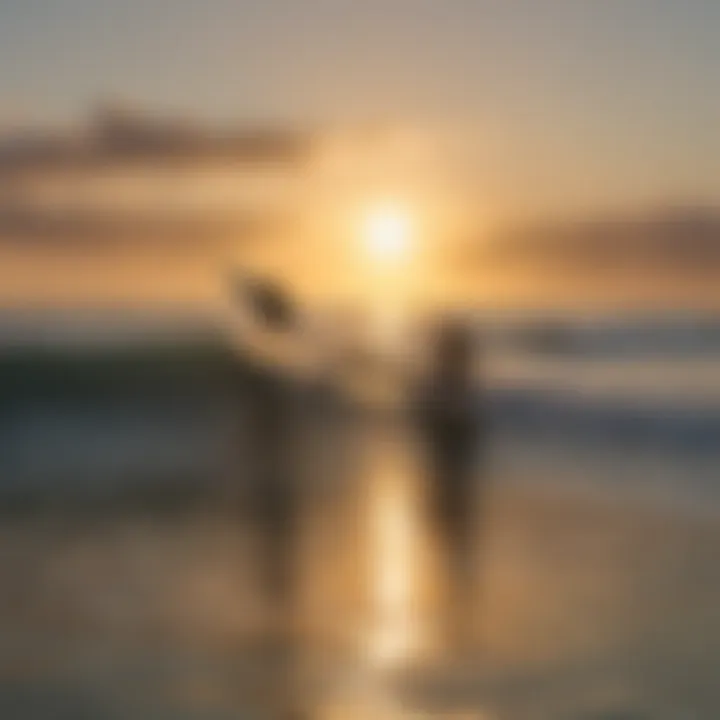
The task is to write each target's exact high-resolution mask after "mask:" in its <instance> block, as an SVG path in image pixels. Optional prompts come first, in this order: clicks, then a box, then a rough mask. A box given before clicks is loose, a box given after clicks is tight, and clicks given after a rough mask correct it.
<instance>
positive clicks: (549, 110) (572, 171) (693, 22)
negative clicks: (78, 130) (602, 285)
mask: <svg viewBox="0 0 720 720" xmlns="http://www.w3.org/2000/svg"><path fill="white" fill-rule="evenodd" d="M719 35H720V3H718V2H717V0H594V1H593V0H362V2H361V1H359V0H262V1H259V0H256V1H255V2H244V1H243V0H2V1H0V123H2V124H5V125H6V126H7V125H8V124H10V125H13V124H18V123H19V124H45V125H47V124H53V123H67V122H69V121H70V122H71V121H74V120H78V119H80V118H82V117H83V116H84V115H85V114H86V113H87V111H88V109H89V108H90V107H91V106H92V105H93V104H95V103H96V102H98V101H100V100H103V99H105V98H114V99H120V100H122V101H125V102H128V103H131V104H133V105H137V106H139V107H142V108H147V109H149V110H152V111H158V112H167V113H179V114H183V115H187V116H189V117H193V118H199V119H203V120H207V121H217V122H227V121H230V120H243V119H251V120H255V121H256V120H259V121H269V122H291V123H295V122H298V123H303V124H311V125H314V124H320V125H322V124H326V123H354V122H358V121H362V122H365V121H377V120H382V121H386V120H390V121H397V122H401V123H408V124H411V125H412V124H418V125H430V126H438V127H442V128H444V132H446V133H449V134H451V135H452V136H453V138H454V139H456V140H458V143H457V145H458V147H459V148H461V149H460V151H459V152H458V156H459V157H460V162H462V164H463V169H464V171H467V172H469V173H470V175H471V176H472V178H473V182H474V184H475V187H476V188H477V197H478V203H481V204H482V203H485V204H487V206H488V207H489V208H492V209H494V210H496V211H498V212H507V213H510V214H512V213H515V214H516V215H518V216H524V215H538V214H539V215H551V214H558V213H559V214H579V213H592V212H601V211H605V210H606V209H607V208H617V207H622V208H637V207H639V208H645V207H652V206H655V205H663V204H668V203H672V204H687V203H693V204H716V203H717V202H718V201H719V200H720V173H717V168H718V167H720V134H718V132H717V127H718V123H719V122H720V93H718V91H717V87H716V79H717V78H716V75H717V72H716V71H717V68H718V67H720V43H718V42H717V38H718V36H719Z"/></svg>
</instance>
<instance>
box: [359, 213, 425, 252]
mask: <svg viewBox="0 0 720 720" xmlns="http://www.w3.org/2000/svg"><path fill="white" fill-rule="evenodd" d="M412 235H413V223H412V219H411V218H410V215H409V214H408V213H407V212H406V211H405V210H404V209H403V208H400V207H393V206H384V207H378V208H374V209H372V210H371V211H370V212H368V214H367V216H366V217H365V222H364V233H363V236H364V242H365V245H366V247H367V249H368V251H369V252H370V254H371V255H372V256H373V258H374V259H376V260H378V261H384V262H387V261H392V260H398V259H400V258H401V257H402V256H403V255H405V254H406V253H407V252H408V251H409V250H410V243H411V241H412Z"/></svg>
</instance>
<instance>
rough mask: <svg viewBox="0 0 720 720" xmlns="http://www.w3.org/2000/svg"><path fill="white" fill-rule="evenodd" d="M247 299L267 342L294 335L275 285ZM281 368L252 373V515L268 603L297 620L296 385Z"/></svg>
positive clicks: (263, 366) (251, 290) (255, 367)
mask: <svg viewBox="0 0 720 720" xmlns="http://www.w3.org/2000/svg"><path fill="white" fill-rule="evenodd" d="M246 299H247V300H249V304H250V308H251V311H252V314H253V316H254V320H255V322H256V323H257V328H256V329H257V330H259V331H260V333H261V334H262V335H263V336H264V337H265V339H269V340H270V341H278V340H279V341H282V340H283V339H285V338H287V337H289V336H290V334H291V333H292V332H294V330H295V320H296V318H295V313H294V309H293V306H292V304H291V302H290V300H289V299H288V298H287V297H286V296H285V294H284V292H283V291H282V290H281V289H280V288H278V287H277V286H276V285H274V284H271V283H268V282H255V283H253V284H252V285H251V286H249V287H248V288H247V298H246ZM280 345H281V346H282V342H280ZM281 352H282V347H281ZM281 368H282V364H281V363H273V362H263V361H261V360H259V359H258V360H257V361H256V362H254V363H253V364H252V366H251V368H250V371H249V374H250V378H249V382H248V386H247V387H248V390H249V392H248V397H249V411H250V412H249V417H248V420H249V423H248V424H249V433H250V442H249V450H250V458H249V461H250V467H251V470H252V484H251V490H250V513H251V516H252V521H253V525H254V528H255V531H256V532H255V535H256V540H257V542H258V552H259V558H258V559H259V565H260V570H261V580H262V583H263V588H262V589H263V592H264V593H265V599H266V600H267V602H268V603H270V604H271V605H272V608H273V610H274V611H275V612H276V613H277V614H280V615H284V616H285V617H284V619H287V620H290V621H292V618H293V615H294V612H295V603H296V593H297V576H296V549H297V541H298V531H299V527H298V526H299V511H300V508H299V501H298V487H297V477H296V475H297V473H296V468H295V458H294V457H293V455H294V452H293V450H294V440H295V433H296V430H297V428H296V427H295V424H296V423H295V420H294V418H293V413H294V400H293V399H294V392H293V383H292V380H291V378H290V377H289V376H288V375H287V374H286V373H285V372H284V371H283V370H282V369H281Z"/></svg>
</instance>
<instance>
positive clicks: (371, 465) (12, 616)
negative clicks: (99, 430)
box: [0, 428, 720, 720]
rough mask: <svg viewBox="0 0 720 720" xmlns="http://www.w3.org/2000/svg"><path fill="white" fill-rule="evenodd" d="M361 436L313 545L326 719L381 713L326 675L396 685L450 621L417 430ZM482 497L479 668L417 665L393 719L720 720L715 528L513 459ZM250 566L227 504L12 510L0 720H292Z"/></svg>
mask: <svg viewBox="0 0 720 720" xmlns="http://www.w3.org/2000/svg"><path fill="white" fill-rule="evenodd" d="M358 437H359V438H360V440H359V443H360V446H361V448H362V452H361V453H359V454H358V455H357V456H356V461H354V462H352V463H350V464H349V465H348V464H347V463H346V464H344V465H343V467H345V468H346V469H347V471H346V473H345V475H346V477H340V476H339V475H337V467H335V469H333V470H330V469H327V470H326V472H328V473H330V472H331V473H336V474H335V475H333V477H332V479H331V481H330V480H329V479H328V478H327V477H326V478H324V480H323V481H322V482H318V483H317V484H316V485H313V487H312V489H311V491H310V494H309V495H308V498H307V502H306V507H307V513H306V518H307V521H306V527H307V531H306V533H305V536H304V538H303V542H302V545H301V547H300V548H299V552H300V556H301V558H302V563H303V564H302V567H303V575H304V578H305V581H304V589H303V602H302V611H301V613H300V616H301V623H300V624H299V626H300V632H301V637H302V638H303V640H302V643H301V646H302V647H301V650H302V652H303V653H304V657H305V660H304V661H303V662H302V663H301V666H302V668H303V671H304V672H307V673H309V674H308V675H307V676H305V678H304V679H303V680H302V682H301V685H302V689H303V691H305V690H307V691H308V693H309V694H308V702H307V705H306V709H307V710H308V713H309V715H310V716H316V717H325V716H328V715H329V713H328V712H325V710H326V709H327V708H326V706H329V705H330V704H332V703H330V700H329V698H330V697H332V698H333V699H334V700H333V702H335V701H337V702H339V707H340V708H341V709H340V710H339V711H337V712H335V713H332V716H333V717H335V716H337V717H340V716H347V717H380V716H381V715H380V711H379V709H378V707H377V706H375V705H373V702H375V701H374V700H372V699H367V706H364V705H363V704H362V702H360V700H358V697H360V696H362V693H363V692H365V691H357V689H356V692H360V696H355V697H354V699H351V698H350V696H348V699H347V700H346V701H345V703H344V705H343V702H342V698H340V700H338V692H339V691H338V687H339V685H338V682H337V681H336V680H334V679H333V678H336V675H333V673H337V672H338V669H339V668H346V669H348V670H347V672H354V670H350V669H351V668H357V667H365V668H371V669H372V673H373V677H375V680H373V682H375V683H377V682H378V680H377V678H378V677H381V676H383V677H384V680H383V683H387V682H389V681H388V678H389V677H390V674H389V673H390V670H391V669H393V668H396V667H397V666H399V665H400V664H402V660H403V659H404V660H408V659H409V660H412V656H413V653H414V652H415V649H414V648H415V645H414V643H413V640H417V639H418V638H420V637H424V636H425V635H426V634H427V635H428V636H430V635H431V634H432V633H430V632H428V633H426V630H428V629H429V628H431V627H432V626H433V624H434V623H433V616H434V615H436V614H437V612H438V604H437V603H434V601H432V600H428V599H427V598H433V597H435V595H436V594H437V593H436V590H437V585H438V584H439V578H440V577H441V575H440V574H439V572H438V563H433V562H432V561H431V560H429V559H428V558H432V557H433V555H432V552H431V549H432V542H431V539H430V538H429V537H428V535H427V527H426V525H425V523H424V520H423V514H422V496H421V494H420V493H419V487H420V486H419V485H418V478H417V476H416V475H417V465H416V462H415V460H414V459H413V458H412V454H411V452H410V451H409V446H408V444H407V439H406V438H405V437H404V436H403V434H402V431H398V430H397V429H395V430H392V431H388V429H387V428H370V429H368V428H365V429H364V430H363V431H362V432H360V430H359V431H358ZM485 507H486V510H485V516H484V517H485V521H484V522H483V523H482V524H481V526H480V527H479V530H478V533H479V534H478V546H479V547H482V551H481V553H480V557H479V559H478V562H479V563H480V565H479V569H480V570H481V578H482V583H481V587H480V588H479V591H478V595H477V597H476V598H475V599H474V603H473V607H474V609H475V614H476V620H477V627H478V630H477V637H475V638H474V643H473V645H474V646H473V648H472V649H471V653H470V656H469V659H466V660H465V661H463V662H462V663H458V664H456V665H453V667H452V668H450V667H445V666H444V665H443V664H442V663H440V664H439V663H438V662H437V661H434V660H432V659H430V660H428V661H425V660H422V661H421V660H419V659H418V661H417V662H416V663H415V666H416V667H415V669H414V670H412V671H411V672H410V673H409V674H407V675H402V677H401V679H399V680H397V682H396V683H395V684H394V685H392V688H393V689H392V690H388V689H387V687H389V686H387V685H386V684H384V685H383V686H384V687H385V690H384V692H385V693H386V694H387V693H388V692H391V693H392V694H393V697H395V699H396V704H395V705H393V706H392V707H393V708H394V709H393V710H389V711H388V710H387V709H386V710H384V711H383V712H384V714H386V715H389V716H392V717H404V716H405V715H412V714H413V713H414V712H417V713H420V712H423V713H427V714H429V716H431V717H447V716H448V713H449V712H450V711H451V710H462V711H463V712H464V713H466V714H467V716H468V717H478V718H479V717H483V718H484V717H490V718H495V717H497V718H503V719H504V718H508V719H509V720H515V719H517V720H525V719H528V720H533V719H535V718H538V719H541V718H548V719H550V718H568V719H569V718H595V719H596V720H597V719H599V718H608V719H609V718H678V720H679V719H680V718H702V719H704V718H716V717H718V716H720V684H719V683H718V682H717V678H718V677H719V676H720V675H719V673H720V564H718V562H717V548H718V547H719V542H720V522H718V521H716V520H714V519H712V518H711V517H708V516H704V517H698V516H692V515H689V514H687V513H685V514H681V513H679V512H671V511H669V510H662V509H659V508H651V507H649V506H648V507H646V508H642V507H640V506H639V505H637V504H635V505H633V506H628V505H626V504H623V503H622V502H621V501H619V500H617V499H616V498H613V496H612V495H608V497H607V498H603V497H600V496H599V495H598V494H593V495H592V496H591V495H589V494H584V493H583V492H581V491H577V492H568V491H565V490H561V489H559V488H557V487H553V486H552V485H551V484H548V485H543V484H542V483H533V484H525V483H523V482H522V481H518V480H517V479H513V478H503V477H502V468H500V467H497V468H496V469H495V470H494V474H493V477H492V483H491V491H490V492H489V494H488V496H487V498H486V504H485ZM383 513H385V515H383ZM383 517H385V518H386V520H388V522H386V521H384V520H382V518H383ZM388 528H391V529H390V530H389V531H388ZM392 528H394V529H392ZM397 528H402V529H401V530H398V529H397ZM388 532H390V534H387V533H388ZM393 533H400V534H399V535H398V534H395V535H394V534H393ZM481 541H482V542H481ZM252 559H253V552H252V542H251V539H250V537H249V535H248V532H247V529H246V528H244V526H243V525H242V524H241V523H239V522H238V521H237V518H236V517H235V516H233V515H232V514H231V513H229V512H228V511H227V509H226V508H222V507H212V506H205V507H202V508H201V507H197V508H193V507H192V506H189V507H186V508H184V509H182V510H173V511H172V512H157V511H156V512H154V513H142V512H140V511H139V510H131V509H126V510H122V511H119V510H118V511H114V512H108V513H94V514H92V515H88V514H86V513H82V512H75V513H71V514H70V513H68V512H63V513H57V512H53V511H51V510H45V511H43V512H37V513H33V512H27V513H25V514H23V515H22V516H20V515H18V516H12V515H9V514H7V515H5V516H4V517H3V519H2V524H1V525H0V587H1V588H2V592H1V593H0V639H1V642H0V716H1V717H3V718H5V717H7V718H22V719H23V720H25V719H27V720H50V719H53V720H54V719H56V718H86V717H87V718H98V719H100V720H102V719H103V718H113V719H116V718H118V719H119V718H133V719H135V718H182V719H183V720H186V719H189V718H205V719H210V720H213V719H214V718H218V719H219V718H231V717H232V718H237V717H243V718H244V717H248V718H249V717H279V716H280V710H279V709H278V707H279V705H278V704H277V701H278V699H282V698H283V697H287V693H290V690H289V689H288V688H287V687H285V688H284V689H279V688H280V686H281V685H282V684H283V683H284V682H285V680H286V679H287V677H288V676H287V675H286V674H284V673H285V670H284V669H283V662H285V660H286V657H285V655H283V653H282V652H279V651H278V650H277V648H273V647H272V646H271V645H270V644H269V643H268V642H267V641H266V640H263V638H262V634H261V633H260V630H261V629H262V628H267V623H268V619H267V617H266V613H264V610H263V605H262V602H261V601H260V599H259V597H258V594H257V592H256V591H255V589H254V588H255V580H254V572H253V562H252ZM383 573H384V574H383ZM388 578H390V580H388ZM392 578H395V579H394V580H393V579H392ZM398 578H399V581H398ZM403 578H404V580H403ZM388 583H389V584H388ZM385 585H387V587H386V589H385V590H383V589H382V588H383V587H384V586H385ZM378 603H379V604H380V606H381V607H379V606H378ZM383 604H384V605H383ZM403 605H404V607H403ZM435 619H437V618H435ZM399 624H402V628H401V630H398V626H399ZM393 653H396V654H395V655H393ZM403 653H404V654H405V655H406V656H407V657H405V658H403V657H402V655H403ZM283 658H285V659H283ZM311 675H312V678H313V679H312V680H311V679H309V678H310V676H311ZM318 678H319V680H318ZM323 678H324V680H323ZM315 680H318V682H319V683H320V684H319V685H317V686H316V685H315V684H313V683H314V681H315ZM333 683H335V685H333ZM311 686H312V692H311V693H310V690H309V688H310V687H311ZM366 694H368V698H369V692H368V693H366ZM343 708H344V709H343ZM401 709H402V710H401ZM481 713H485V714H482V715H481Z"/></svg>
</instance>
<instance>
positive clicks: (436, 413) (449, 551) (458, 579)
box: [416, 322, 484, 641]
mask: <svg viewBox="0 0 720 720" xmlns="http://www.w3.org/2000/svg"><path fill="white" fill-rule="evenodd" d="M476 358H477V349H476V347H475V343H474V339H473V336H472V333H471V330H470V329H469V328H468V327H466V326H465V325H463V324H460V323H454V322H451V323H446V324H444V325H443V326H442V327H441V328H440V330H439V332H438V333H437V336H436V338H435V341H434V343H433V347H432V348H431V367H430V372H429V377H428V380H427V382H426V383H425V386H424V387H423V389H422V392H421V393H420V396H419V403H418V407H417V410H416V411H417V421H418V424H419V429H420V435H421V440H422V443H423V446H424V450H425V457H426V462H427V464H428V474H427V476H428V484H429V488H428V490H429V504H430V511H431V517H432V521H433V524H434V529H435V531H436V534H437V536H438V538H439V539H440V542H441V549H442V551H443V554H444V559H445V560H446V562H447V563H448V568H449V572H450V583H451V587H450V600H451V602H452V603H454V605H453V606H451V607H450V608H449V609H448V610H449V612H450V617H449V618H448V619H449V620H451V622H452V624H453V625H452V628H451V632H452V633H453V634H455V633H460V634H462V633H463V632H464V631H465V629H464V626H463V623H464V622H465V621H466V620H467V619H468V618H466V617H465V615H464V614H465V611H466V607H465V601H466V599H467V598H468V597H469V596H470V593H471V592H472V590H473V589H474V588H473V586H474V579H475V578H474V573H473V568H472V563H473V551H474V540H475V538H476V536H477V528H476V514H475V513H476V494H475V478H476V472H475V470H476V461H477V459H478V455H479V454H480V453H482V444H483V440H484V437H483V436H484V427H483V425H484V423H483V422H482V412H481V408H480V407H479V400H480V398H479V395H478V393H477V391H476V387H475V383H474V375H475V364H476ZM457 639H458V638H457V637H453V638H452V640H453V641H455V640H457Z"/></svg>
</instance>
